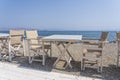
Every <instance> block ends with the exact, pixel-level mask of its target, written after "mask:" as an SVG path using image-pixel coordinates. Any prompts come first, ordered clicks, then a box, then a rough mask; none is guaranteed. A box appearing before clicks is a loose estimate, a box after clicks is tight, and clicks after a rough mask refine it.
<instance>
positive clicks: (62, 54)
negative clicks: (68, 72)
mask: <svg viewBox="0 0 120 80" xmlns="http://www.w3.org/2000/svg"><path fill="white" fill-rule="evenodd" d="M60 44H61V43H59V44H57V43H55V45H56V47H57V48H58V50H59V51H60V55H59V57H58V58H57V60H56V61H55V63H54V65H53V66H55V65H56V64H57V63H58V62H59V60H60V59H61V57H64V58H65V60H66V62H67V64H66V65H69V67H70V68H72V65H71V64H70V61H71V60H72V59H71V56H69V57H70V58H69V59H68V58H67V57H66V56H65V52H66V50H67V49H68V47H69V46H70V45H71V42H69V43H68V44H67V45H66V46H64V49H63V50H62V49H61V48H60V47H59V45H60ZM68 55H69V54H68Z"/></svg>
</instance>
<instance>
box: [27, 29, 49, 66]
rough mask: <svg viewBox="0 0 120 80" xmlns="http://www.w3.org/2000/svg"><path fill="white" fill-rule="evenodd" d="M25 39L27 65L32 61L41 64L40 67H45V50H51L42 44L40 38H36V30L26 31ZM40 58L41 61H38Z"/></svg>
mask: <svg viewBox="0 0 120 80" xmlns="http://www.w3.org/2000/svg"><path fill="white" fill-rule="evenodd" d="M26 38H27V41H28V54H29V63H30V64H31V63H32V62H33V61H39V62H42V65H45V55H46V54H47V52H46V51H45V49H47V51H48V49H49V50H51V45H50V44H47V45H46V44H44V43H43V41H42V40H41V37H39V36H38V33H37V30H27V31H26ZM40 56H42V59H40Z"/></svg>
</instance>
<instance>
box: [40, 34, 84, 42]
mask: <svg viewBox="0 0 120 80" xmlns="http://www.w3.org/2000/svg"><path fill="white" fill-rule="evenodd" d="M42 40H44V41H81V40H82V35H51V36H46V37H43V38H42Z"/></svg>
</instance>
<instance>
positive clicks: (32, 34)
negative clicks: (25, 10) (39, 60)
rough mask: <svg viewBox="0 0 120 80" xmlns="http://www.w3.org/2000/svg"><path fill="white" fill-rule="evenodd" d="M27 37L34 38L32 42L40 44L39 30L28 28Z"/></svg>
mask: <svg viewBox="0 0 120 80" xmlns="http://www.w3.org/2000/svg"><path fill="white" fill-rule="evenodd" d="M26 38H27V39H32V40H31V44H38V39H37V38H38V32H37V30H27V31H26Z"/></svg>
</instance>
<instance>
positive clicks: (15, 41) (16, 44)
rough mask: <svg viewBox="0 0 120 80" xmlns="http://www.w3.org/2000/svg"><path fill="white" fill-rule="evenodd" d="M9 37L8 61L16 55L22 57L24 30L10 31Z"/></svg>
mask: <svg viewBox="0 0 120 80" xmlns="http://www.w3.org/2000/svg"><path fill="white" fill-rule="evenodd" d="M9 33H10V35H9V61H12V58H13V57H14V56H15V55H16V54H17V53H21V48H23V49H22V50H23V51H22V52H23V53H22V54H23V55H24V49H25V48H24V30H10V32H9Z"/></svg>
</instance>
